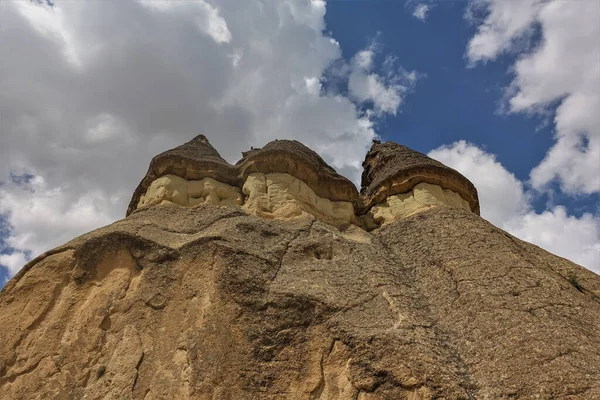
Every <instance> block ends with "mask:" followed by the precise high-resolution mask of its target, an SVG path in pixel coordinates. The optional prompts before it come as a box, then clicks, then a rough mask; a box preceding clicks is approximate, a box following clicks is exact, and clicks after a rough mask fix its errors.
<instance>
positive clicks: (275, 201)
mask: <svg viewBox="0 0 600 400" xmlns="http://www.w3.org/2000/svg"><path fill="white" fill-rule="evenodd" d="M243 191H244V194H245V195H246V196H247V200H246V203H245V204H244V209H245V210H247V211H248V212H250V213H253V214H256V215H259V216H261V217H266V218H278V219H287V218H293V217H298V216H301V215H302V213H308V214H311V215H313V216H315V217H317V218H318V219H319V220H322V221H327V222H330V223H333V224H336V223H338V224H339V223H346V224H350V223H352V222H353V220H354V207H353V206H352V203H350V202H347V201H331V200H329V199H327V198H323V197H319V196H317V194H316V193H315V192H314V191H313V190H312V189H311V188H310V187H309V186H308V185H307V184H306V183H304V182H302V181H301V180H300V179H298V178H295V177H293V176H292V175H290V174H283V173H270V174H266V175H265V174H262V173H259V172H254V173H252V174H250V175H248V177H247V178H246V181H245V182H244V187H243Z"/></svg>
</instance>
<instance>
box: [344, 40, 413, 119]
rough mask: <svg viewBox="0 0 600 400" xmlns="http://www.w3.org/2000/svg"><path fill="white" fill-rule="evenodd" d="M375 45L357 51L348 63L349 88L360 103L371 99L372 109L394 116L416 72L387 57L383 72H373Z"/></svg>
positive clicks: (409, 88)
mask: <svg viewBox="0 0 600 400" xmlns="http://www.w3.org/2000/svg"><path fill="white" fill-rule="evenodd" d="M377 47H378V46H377V44H376V43H373V44H372V45H371V46H369V48H367V49H365V50H362V51H360V52H358V53H357V54H356V55H355V56H354V58H353V60H352V63H351V66H350V76H349V80H348V91H349V94H350V96H351V97H352V98H353V99H354V100H355V101H357V102H358V103H360V104H362V103H365V102H372V103H373V105H374V112H376V113H380V114H381V113H388V114H392V115H396V110H398V109H399V107H400V105H401V104H402V101H403V97H404V95H405V94H406V93H407V92H408V91H410V90H411V89H412V87H413V86H414V84H415V82H416V80H417V75H416V73H415V72H414V71H412V72H408V71H404V70H402V69H398V68H395V67H394V63H395V59H393V58H387V59H386V60H385V62H384V64H383V67H384V70H385V72H386V73H385V74H378V73H373V72H372V69H373V68H374V65H375V62H374V59H375V55H376V53H377Z"/></svg>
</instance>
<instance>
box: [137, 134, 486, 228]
mask: <svg viewBox="0 0 600 400" xmlns="http://www.w3.org/2000/svg"><path fill="white" fill-rule="evenodd" d="M364 167H365V173H364V174H363V182H362V183H363V189H362V195H360V194H359V193H358V191H357V190H356V187H355V186H354V185H353V184H352V183H351V182H350V181H349V180H348V179H346V178H345V177H343V176H341V175H339V174H337V173H336V172H335V170H334V169H333V168H331V167H330V166H329V165H327V163H325V161H323V159H322V158H321V157H319V155H318V154H316V153H315V152H314V151H312V150H310V149H309V148H308V147H306V146H304V145H303V144H301V143H300V142H297V141H290V140H275V141H273V142H270V143H268V144H267V145H266V146H265V147H263V148H259V149H252V150H250V151H248V152H244V153H243V157H242V159H241V160H240V161H238V162H237V163H236V165H235V166H233V165H230V164H229V163H227V162H226V161H225V160H223V159H222V158H221V157H220V156H219V154H218V152H217V151H216V150H215V149H214V148H213V147H212V146H211V145H210V143H209V142H208V140H207V139H206V137H204V136H203V135H200V136H198V137H196V138H195V139H193V140H192V141H190V142H188V143H186V144H184V145H182V146H179V147H176V148H175V149H172V150H169V151H167V152H164V153H162V154H160V155H158V156H157V157H155V158H154V159H153V160H152V162H151V164H150V168H149V170H148V173H147V174H146V176H145V177H144V179H143V180H142V182H141V183H140V185H139V186H138V188H137V189H136V191H135V193H134V195H133V198H132V200H131V203H130V206H129V209H128V213H127V215H129V214H130V213H131V212H133V211H134V210H135V209H137V208H140V207H145V206H150V205H156V204H161V203H164V202H172V203H175V204H179V205H182V206H193V205H196V204H201V203H204V202H208V203H211V204H227V205H238V206H243V209H244V210H246V211H247V212H249V213H255V214H256V215H259V216H262V217H265V218H294V217H298V216H300V215H302V213H308V214H311V215H313V216H315V217H317V218H318V219H320V220H322V221H325V222H328V223H330V224H334V225H340V224H353V225H356V226H358V227H360V228H362V229H366V230H371V229H375V228H377V227H378V226H380V225H381V224H385V223H390V222H392V221H393V220H395V219H398V218H405V217H407V216H410V215H412V214H414V213H418V212H421V211H424V210H427V209H429V208H432V207H438V206H449V207H458V208H464V209H466V210H471V211H474V212H479V202H478V198H477V191H476V190H475V188H474V187H473V185H472V184H471V183H470V182H469V181H468V180H467V179H466V178H465V177H463V176H462V175H461V174H459V173H458V172H456V171H454V170H453V169H451V168H448V167H445V166H443V165H442V164H440V163H439V162H437V161H435V160H432V159H430V158H429V157H427V156H425V155H423V154H421V153H418V152H415V151H413V150H410V149H408V148H406V147H404V146H400V145H397V144H395V143H385V144H380V143H374V144H373V147H372V148H371V150H370V151H369V153H368V154H367V157H366V159H365V163H364ZM195 178H198V179H195ZM200 178H202V179H200Z"/></svg>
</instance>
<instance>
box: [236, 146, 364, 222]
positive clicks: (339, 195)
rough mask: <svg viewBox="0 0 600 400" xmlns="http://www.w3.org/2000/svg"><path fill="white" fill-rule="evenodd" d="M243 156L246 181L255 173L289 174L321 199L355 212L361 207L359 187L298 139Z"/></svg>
mask: <svg viewBox="0 0 600 400" xmlns="http://www.w3.org/2000/svg"><path fill="white" fill-rule="evenodd" d="M242 154H243V158H242V159H241V160H240V161H238V162H237V163H236V167H238V169H239V174H240V178H241V180H242V181H244V180H245V179H246V178H247V177H248V175H250V174H251V173H253V172H261V173H263V174H268V173H274V172H281V173H288V174H290V175H292V176H294V177H296V178H298V179H300V180H301V181H303V182H304V183H306V184H307V185H308V186H309V187H310V188H311V189H312V190H313V191H314V192H315V193H316V194H317V196H319V197H324V198H327V199H329V200H331V201H348V202H351V203H352V205H353V206H354V209H355V210H358V209H359V208H360V200H359V195H358V190H357V189H356V186H354V184H353V183H352V182H351V181H350V180H348V179H347V178H345V177H343V176H342V175H340V174H338V173H337V172H336V171H335V170H334V169H333V168H332V167H330V166H329V165H328V164H327V163H326V162H325V161H324V160H323V159H322V158H321V157H319V155H318V154H317V153H315V152H314V151H313V150H311V149H309V148H308V147H306V146H305V145H303V144H302V143H300V142H298V141H296V140H274V141H272V142H269V143H267V144H266V145H265V146H264V147H262V148H259V149H252V150H250V151H248V152H244V153H242Z"/></svg>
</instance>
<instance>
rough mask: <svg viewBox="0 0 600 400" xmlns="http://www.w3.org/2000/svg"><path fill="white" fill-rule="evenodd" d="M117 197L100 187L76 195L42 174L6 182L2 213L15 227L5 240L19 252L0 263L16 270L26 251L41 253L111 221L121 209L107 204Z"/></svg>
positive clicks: (0, 205)
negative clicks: (107, 206) (53, 184)
mask: <svg viewBox="0 0 600 400" xmlns="http://www.w3.org/2000/svg"><path fill="white" fill-rule="evenodd" d="M114 201H115V199H106V198H104V195H103V194H102V193H100V192H98V191H95V192H88V193H85V194H80V195H78V197H77V198H73V197H72V191H71V190H70V188H69V187H68V186H63V187H60V186H59V187H50V186H48V184H47V182H46V181H45V180H44V178H42V177H41V176H30V177H29V179H26V180H24V181H21V182H18V181H16V180H15V181H11V182H8V183H5V184H4V186H3V187H2V191H0V214H4V215H6V216H7V217H8V220H9V221H10V223H11V225H12V226H13V227H14V228H13V231H12V232H11V234H10V235H9V236H8V237H7V238H5V241H6V244H7V245H8V246H9V247H10V248H12V249H14V250H15V252H13V253H12V254H9V255H2V256H0V264H2V265H6V266H7V267H8V269H9V271H10V272H11V273H15V272H16V271H18V268H17V269H15V266H16V265H17V264H19V263H20V266H19V268H20V267H21V266H23V264H24V262H23V261H24V257H25V253H27V252H31V253H33V254H34V255H38V254H40V253H43V252H44V251H45V250H48V249H49V248H52V247H55V246H58V245H60V244H62V243H64V242H66V241H68V240H70V239H72V238H73V237H74V236H76V235H80V234H82V233H85V232H87V231H90V230H92V229H94V228H97V227H99V226H102V225H106V224H108V223H110V222H111V221H112V220H114V219H115V217H117V215H118V213H115V212H114V211H113V210H104V209H103V208H104V207H106V204H110V203H111V202H114ZM111 211H113V212H112V213H111ZM115 211H116V210H115ZM111 214H112V215H111Z"/></svg>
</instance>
